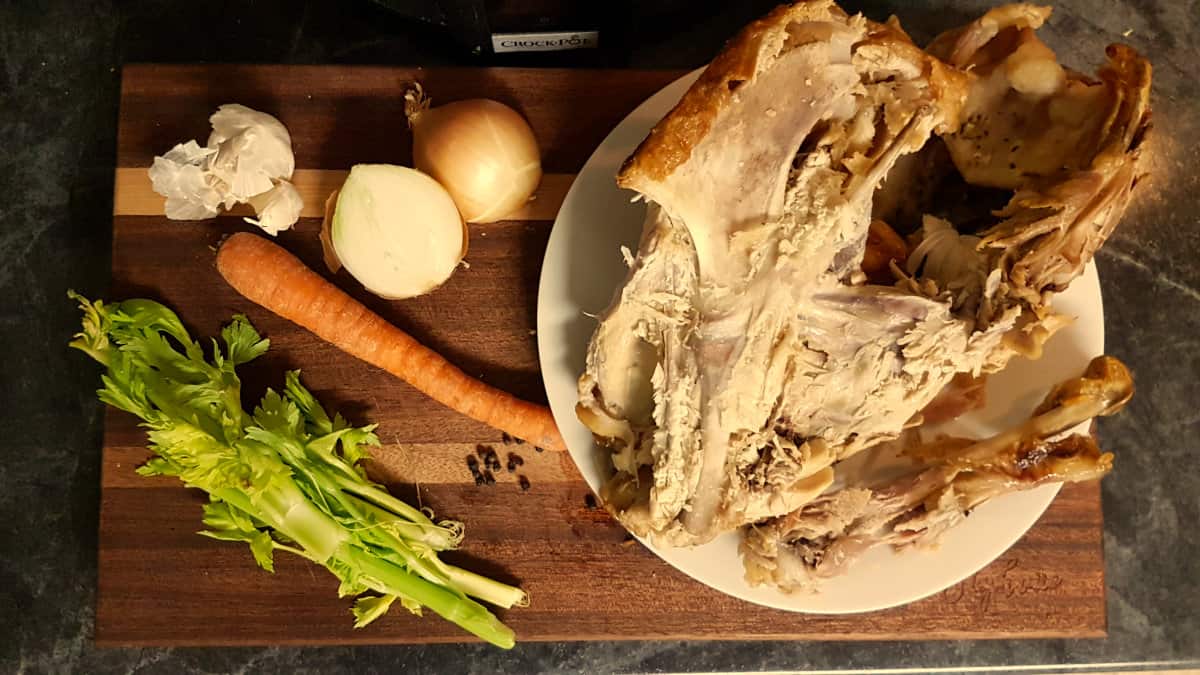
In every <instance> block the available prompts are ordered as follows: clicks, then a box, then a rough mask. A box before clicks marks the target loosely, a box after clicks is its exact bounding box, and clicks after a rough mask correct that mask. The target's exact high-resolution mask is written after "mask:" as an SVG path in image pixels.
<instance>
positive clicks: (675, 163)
mask: <svg viewBox="0 0 1200 675" xmlns="http://www.w3.org/2000/svg"><path fill="white" fill-rule="evenodd" d="M846 16H847V15H846V13H845V12H844V11H842V9H841V8H840V7H838V6H837V5H836V4H834V3H833V2H832V1H830V0H813V1H807V2H797V3H795V4H792V5H781V6H779V7H777V8H775V10H774V11H772V12H771V13H770V14H768V15H766V16H764V17H762V18H761V19H758V20H757V21H754V22H752V23H751V24H750V25H748V26H746V27H745V28H743V29H742V30H741V32H739V33H738V34H737V35H736V36H734V38H733V39H732V40H730V41H729V43H728V44H726V45H725V48H724V49H722V50H721V53H720V54H718V55H717V57H716V58H715V59H713V61H712V63H710V64H709V65H708V67H707V68H705V69H704V73H703V74H702V75H701V76H700V79H698V80H696V82H695V84H693V85H692V86H691V88H689V89H688V91H687V93H685V94H684V95H683V98H682V99H680V101H679V103H678V104H677V105H676V106H675V107H674V108H673V109H672V110H671V112H669V113H667V116H666V117H664V118H663V119H662V120H661V121H659V123H658V124H656V125H654V128H653V129H652V130H651V131H650V135H648V136H647V137H646V138H645V140H643V141H642V143H641V145H639V146H638V148H637V150H636V151H634V153H633V154H632V155H631V156H630V157H629V158H628V159H627V160H625V164H624V165H623V166H622V167H621V171H620V172H619V173H618V174H617V184H618V185H620V186H621V187H625V188H629V189H632V190H639V191H641V190H642V189H643V187H644V186H645V185H646V184H648V183H652V182H654V181H661V180H663V179H665V178H666V177H667V176H669V175H670V174H671V172H672V171H674V170H675V169H676V168H677V167H679V166H680V165H681V164H683V163H684V162H686V161H687V160H688V158H689V157H691V153H692V148H693V146H695V145H696V144H697V143H698V142H699V141H700V139H702V138H704V137H705V136H706V135H707V134H708V131H709V129H710V127H711V126H712V123H713V120H714V119H715V118H716V116H717V115H718V113H720V111H721V109H722V108H724V107H725V106H727V105H729V102H730V101H731V100H732V98H733V96H734V94H735V92H736V91H737V88H738V86H739V85H740V84H741V83H742V82H744V81H746V80H749V79H751V78H753V77H754V76H755V74H757V73H758V72H759V71H760V70H761V69H762V67H763V65H764V61H765V60H768V59H770V58H773V54H771V53H770V50H765V49H764V47H766V46H768V45H771V44H775V43H777V42H779V41H781V40H783V39H784V35H785V34H786V32H787V26H788V24H790V23H793V22H798V23H803V22H805V21H823V20H829V19H840V20H843V21H844V20H845V19H846ZM867 26H868V28H869V31H870V33H869V36H868V38H867V40H865V41H864V42H863V43H862V44H875V45H880V46H886V47H887V48H888V49H889V50H892V51H893V52H894V53H896V54H899V55H901V56H902V57H904V58H905V59H908V60H912V61H914V62H923V63H924V66H925V70H926V73H925V74H926V76H927V77H928V78H929V80H930V82H931V85H932V86H931V89H932V92H931V93H932V96H933V98H935V99H937V100H939V101H940V102H942V104H943V105H942V107H943V109H944V110H945V111H946V112H943V117H944V119H945V120H946V122H945V123H944V124H943V127H944V128H942V129H939V132H940V131H944V130H946V129H948V128H953V127H956V126H957V125H958V118H957V115H956V114H952V112H953V111H955V110H956V109H957V107H958V105H961V102H962V100H963V99H964V98H965V97H966V91H967V85H968V81H967V78H966V77H965V76H964V75H963V74H962V73H961V72H959V71H958V70H957V69H955V68H950V67H948V66H946V65H945V64H944V63H942V62H941V61H939V60H938V59H935V58H933V57H930V56H929V55H927V54H926V53H925V52H923V51H921V48H920V47H917V46H916V45H915V44H913V43H912V42H911V40H910V39H909V38H908V36H907V35H906V34H905V33H904V31H902V30H900V29H899V28H898V27H897V26H894V25H888V24H881V23H875V22H872V21H868V22H867ZM948 113H950V114H948Z"/></svg>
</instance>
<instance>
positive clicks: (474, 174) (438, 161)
mask: <svg viewBox="0 0 1200 675" xmlns="http://www.w3.org/2000/svg"><path fill="white" fill-rule="evenodd" d="M405 114H406V115H407V116H408V123H409V126H411V127H412V130H413V164H414V165H415V166H416V168H417V169H418V170H420V171H422V172H424V173H426V174H429V175H430V176H432V177H433V178H434V180H436V181H437V182H439V183H441V184H442V187H444V188H446V191H447V192H449V193H450V196H451V197H452V198H453V199H454V203H455V204H456V205H457V206H458V210H459V213H461V214H462V217H463V220H465V221H467V222H469V223H491V222H495V221H497V220H503V219H504V218H506V217H508V216H510V215H512V213H513V212H514V211H516V210H517V209H519V208H520V207H521V206H522V205H524V204H525V202H527V201H529V198H530V197H531V196H532V195H533V191H534V190H536V189H537V186H538V182H539V181H540V180H541V179H542V162H541V157H540V155H539V153H538V146H537V139H535V138H534V136H533V129H531V128H530V127H529V123H528V122H526V121H525V118H523V117H521V114H520V113H518V112H517V111H515V110H513V109H512V108H510V107H508V106H506V105H504V104H503V103H500V102H498V101H493V100H491V99H470V100H466V101H455V102H453V103H447V104H446V105H443V106H438V107H436V108H434V107H430V102H429V98H428V97H426V96H425V93H424V91H423V90H422V89H421V86H420V85H418V84H413V85H412V86H411V87H410V88H409V90H408V92H407V93H406V94H405Z"/></svg>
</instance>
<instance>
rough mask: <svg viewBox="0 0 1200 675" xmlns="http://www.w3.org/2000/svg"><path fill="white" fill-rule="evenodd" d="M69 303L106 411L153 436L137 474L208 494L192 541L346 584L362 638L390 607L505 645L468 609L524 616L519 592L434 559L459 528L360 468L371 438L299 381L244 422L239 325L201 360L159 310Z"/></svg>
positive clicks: (242, 323) (244, 338)
mask: <svg viewBox="0 0 1200 675" xmlns="http://www.w3.org/2000/svg"><path fill="white" fill-rule="evenodd" d="M71 297H72V298H75V299H77V300H78V301H79V303H80V308H81V309H82V310H83V331H82V332H81V333H79V334H78V335H76V337H75V340H73V341H72V342H71V346H72V347H75V348H76V349H79V350H81V351H83V352H85V353H87V354H88V355H89V356H91V357H92V358H93V359H95V360H96V361H99V362H100V363H101V364H102V365H104V367H105V368H106V369H107V371H106V373H105V374H104V375H102V376H101V379H102V381H103V384H104V386H103V388H101V389H100V390H99V395H100V399H101V400H102V401H104V402H105V403H108V404H110V405H112V406H115V407H117V408H120V409H121V410H125V411H128V412H130V413H133V414H134V415H137V416H138V417H140V418H141V419H142V426H144V427H145V428H146V430H147V435H148V437H149V442H150V448H151V450H153V451H154V452H155V454H156V456H155V457H154V458H153V459H151V460H150V461H148V462H147V463H146V464H145V465H143V466H142V467H140V468H139V469H138V473H140V474H142V475H145V476H152V475H167V476H176V477H178V478H179V479H180V480H182V481H183V482H184V484H185V485H187V486H188V487H193V488H199V489H201V490H204V491H205V492H207V493H208V495H209V498H210V500H211V501H210V502H209V503H208V504H207V505H206V506H205V507H204V519H203V520H204V524H205V526H206V527H207V528H208V529H207V530H205V531H203V532H201V533H200V534H203V535H205V536H208V537H212V538H214V539H220V540H225V541H241V542H246V543H247V544H249V546H250V551H251V553H252V554H253V555H254V559H255V561H256V562H257V563H258V564H259V565H260V566H261V567H262V568H263V569H266V570H267V571H274V564H273V561H272V556H273V554H274V553H275V552H276V551H286V552H288V553H293V554H296V555H299V556H302V557H304V558H307V559H309V560H311V561H313V562H315V563H317V564H319V565H322V566H324V567H325V568H326V569H328V570H329V571H330V572H332V573H333V574H334V576H336V577H337V578H338V580H339V581H340V582H341V585H340V587H339V588H338V594H339V595H340V596H343V597H344V596H349V595H357V596H359V597H358V599H357V600H356V601H355V603H354V606H353V613H354V616H355V619H356V621H355V624H354V625H355V626H356V627H361V626H365V625H366V624H368V623H370V622H371V621H373V620H375V619H376V618H378V617H379V616H381V615H382V614H384V613H385V612H386V611H387V610H388V608H389V607H390V606H391V605H392V603H394V602H396V601H397V600H398V601H399V602H400V603H401V605H403V606H404V607H405V608H407V609H408V610H410V611H412V612H413V613H415V614H420V613H421V608H422V607H428V608H429V609H431V610H433V611H434V612H436V613H437V614H439V615H441V616H442V617H444V618H446V619H448V620H450V621H453V622H454V623H456V624H458V625H459V626H461V627H462V628H464V629H466V630H468V631H470V632H471V633H474V634H475V635H477V636H479V637H481V638H483V639H484V640H487V641H488V642H491V643H492V644H495V645H498V646H500V647H504V648H509V647H512V646H513V644H514V637H513V632H512V630H511V629H510V628H508V627H507V626H505V625H504V624H503V623H501V622H500V621H499V620H498V619H497V618H496V617H495V616H494V615H493V614H492V613H491V612H490V611H488V609H487V608H486V607H484V606H483V605H481V604H480V603H478V602H476V601H475V600H473V599H472V597H474V598H478V599H480V600H483V601H485V602H489V603H491V604H494V605H498V606H501V607H506V608H507V607H511V606H513V605H523V604H525V603H526V602H527V598H526V595H525V593H524V592H523V591H522V590H521V589H519V588H515V587H513V586H509V585H507V584H503V583H500V582H497V581H493V580H491V579H488V578H486V577H483V576H480V575H478V574H474V573H472V572H469V571H467V570H464V569H461V568H458V567H455V566H453V565H449V564H446V563H444V562H442V561H441V560H440V559H439V558H438V555H437V554H438V551H444V550H447V549H452V548H455V547H456V546H457V545H458V543H459V542H460V541H461V540H462V534H463V530H462V525H461V523H458V522H455V521H450V520H443V521H439V522H434V521H433V520H432V518H431V515H432V514H430V513H429V512H428V510H425V511H422V510H419V509H416V508H413V507H412V506H409V505H408V504H406V503H404V502H403V501H400V500H399V499H396V498H395V497H393V496H392V495H390V494H389V493H388V492H387V491H386V490H385V489H384V488H383V487H382V486H381V485H378V484H376V483H374V482H372V481H370V480H369V479H368V478H367V476H366V472H365V471H364V470H363V469H362V467H361V466H360V464H359V462H360V460H362V459H364V458H365V457H366V456H367V451H366V448H367V447H369V446H373V445H378V440H377V439H376V437H375V434H374V433H372V430H373V429H374V426H373V425H372V426H366V427H352V426H350V425H349V424H347V422H346V420H344V419H343V418H342V417H341V415H334V416H333V417H332V418H331V417H330V416H329V415H328V414H327V413H326V411H325V410H324V408H322V407H321V405H320V403H318V402H317V400H316V399H315V398H314V397H313V395H312V394H311V393H310V392H309V391H308V390H307V389H305V388H304V386H303V385H301V384H300V377H299V372H297V371H291V372H289V373H287V376H286V379H285V384H284V387H283V392H282V393H277V392H275V391H272V390H268V391H267V393H266V395H265V396H263V399H262V402H261V403H260V404H259V405H258V407H257V408H255V409H254V411H253V412H252V413H247V412H246V411H244V410H243V409H242V404H241V381H240V380H239V379H238V376H237V373H236V371H235V368H236V367H237V366H239V365H241V364H243V363H246V362H247V361H250V360H251V359H254V358H256V357H258V356H260V355H261V354H262V353H263V352H265V351H266V350H267V347H268V345H269V342H268V341H267V340H265V339H263V338H262V337H261V336H260V335H259V334H258V332H257V331H256V330H254V327H253V326H251V325H250V323H249V321H247V319H246V318H245V317H244V316H235V317H234V318H233V321H232V322H231V323H230V324H229V325H228V326H226V327H225V328H224V329H223V330H222V331H221V343H222V344H221V345H218V343H217V342H216V341H215V340H214V341H213V344H212V349H211V352H212V354H211V357H210V358H208V359H206V358H205V354H204V350H203V349H202V348H201V346H200V345H199V344H198V343H196V342H194V341H193V340H192V339H191V337H190V336H189V335H188V333H187V330H186V329H184V327H183V324H182V323H181V322H180V321H179V318H178V317H177V316H176V315H175V313H174V312H172V311H171V310H170V309H167V308H166V307H164V306H163V305H161V304H159V303H157V302H153V301H150V300H127V301H124V302H120V303H116V304H110V305H106V304H104V303H102V302H100V301H96V302H90V301H88V300H87V299H86V298H83V297H81V296H78V295H76V294H74V293H72V294H71ZM371 592H374V593H373V594H372V593H371Z"/></svg>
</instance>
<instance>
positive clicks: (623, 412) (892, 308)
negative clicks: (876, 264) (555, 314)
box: [577, 0, 1150, 545]
mask: <svg viewBox="0 0 1200 675" xmlns="http://www.w3.org/2000/svg"><path fill="white" fill-rule="evenodd" d="M1047 14H1048V10H1046V9H1042V8H1037V7H1032V6H1027V5H1014V6H1006V7H1002V8H999V9H997V10H993V11H992V12H989V13H988V14H987V15H986V16H984V17H983V18H981V19H980V20H979V21H977V22H975V23H974V24H971V25H970V26H967V27H965V28H963V29H960V30H959V31H955V32H953V33H950V34H947V35H944V36H942V37H940V38H938V40H936V41H935V42H934V44H933V45H932V46H931V48H930V50H929V51H924V50H921V49H920V48H918V47H916V46H915V45H914V44H913V43H912V41H911V40H910V39H909V38H908V36H907V35H906V34H905V33H904V32H903V30H902V29H901V28H900V26H899V24H898V22H896V21H895V20H890V21H889V22H888V23H886V24H879V23H874V22H871V21H868V20H866V19H864V18H863V17H861V16H847V15H846V14H845V13H844V12H842V11H841V10H840V9H839V8H838V7H837V6H836V5H834V4H833V3H832V2H829V1H827V0H826V1H822V0H814V1H812V2H801V3H797V4H793V5H790V6H784V7H780V8H778V9H777V10H775V11H774V12H772V13H771V14H769V15H768V16H766V17H764V18H763V19H760V20H759V21H756V22H754V23H753V24H751V25H749V26H748V27H747V28H745V29H744V30H743V31H742V32H741V33H740V34H739V35H738V36H737V37H736V38H734V39H733V40H732V41H731V42H730V43H729V45H727V47H726V48H725V50H724V51H723V52H722V53H721V54H720V55H719V56H718V57H717V58H716V59H715V60H714V61H713V62H712V64H711V65H710V66H709V67H708V68H707V69H706V70H705V72H704V73H703V75H701V76H700V78H699V80H697V82H696V83H695V84H694V85H693V86H692V87H691V89H689V90H688V92H687V93H686V94H685V95H684V97H683V99H682V100H681V101H680V102H679V104H678V105H677V106H676V107H675V108H674V109H673V110H672V111H671V112H670V113H669V114H668V115H667V116H666V117H665V118H664V119H663V120H662V121H661V122H660V123H659V124H658V125H657V126H656V127H655V128H654V130H653V131H652V132H651V133H650V135H649V137H647V138H646V140H645V141H644V142H643V143H642V144H641V146H639V148H638V149H637V151H636V152H635V153H634V154H633V155H632V156H631V157H630V158H629V159H628V160H627V161H626V163H625V165H624V166H623V167H622V169H621V172H620V175H619V176H618V182H619V184H620V185H622V186H623V187H627V188H630V189H632V190H635V191H637V192H638V193H640V194H641V195H642V196H643V197H644V198H645V199H646V201H647V202H648V208H647V216H646V222H645V226H644V231H643V236H642V240H641V242H640V245H639V248H638V252H637V256H636V258H635V259H633V260H632V261H631V269H630V273H629V276H628V277H627V279H626V281H625V283H624V285H623V286H622V287H621V289H620V290H619V291H618V293H617V295H616V297H615V299H614V301H613V303H612V305H611V306H610V307H609V308H608V309H607V311H605V312H604V313H603V315H602V316H601V317H600V322H599V326H598V327H597V329H596V332H595V334H594V336H593V338H592V341H591V343H590V345H589V349H588V358H587V366H586V371H585V372H584V373H583V375H582V376H581V377H580V380H579V399H580V400H579V404H578V406H577V412H578V415H579V417H580V419H581V420H582V421H583V422H584V423H585V424H586V425H587V426H588V427H589V428H590V429H591V430H592V431H593V433H594V435H595V436H596V438H597V439H598V440H599V441H600V442H601V443H602V444H603V445H605V446H606V447H608V448H609V449H610V450H611V458H612V465H613V474H612V477H611V478H610V479H609V480H608V482H607V483H606V484H605V485H604V487H603V490H602V497H603V499H604V502H605V504H606V506H607V508H609V510H610V511H612V512H613V514H614V515H615V516H616V517H617V518H618V519H619V520H620V521H621V522H622V523H623V524H624V525H625V526H626V527H627V528H628V529H630V530H631V531H633V532H634V533H636V534H639V535H643V536H652V537H654V538H656V539H657V540H659V541H660V542H662V543H669V544H675V545H693V544H699V543H703V542H706V541H708V540H710V539H712V538H713V537H714V536H716V535H718V534H720V533H722V532H726V531H730V530H734V529H737V528H741V527H743V526H745V525H748V524H750V523H756V522H760V521H763V520H765V519H769V518H773V517H777V516H781V515H784V514H788V513H791V512H794V511H796V510H797V509H799V508H800V507H802V506H803V505H804V504H806V503H808V502H809V501H811V500H812V499H814V498H815V497H816V496H817V495H819V494H820V493H821V492H823V491H824V490H825V489H826V488H827V487H828V486H829V485H830V483H831V481H832V479H833V468H832V466H833V464H834V463H835V462H837V461H838V460H840V459H842V458H845V457H848V456H850V455H852V454H854V453H856V452H859V451H861V450H862V449H864V448H867V447H871V446H873V445H876V444H878V443H880V442H884V441H887V440H889V439H893V438H895V437H897V435H899V434H900V433H901V431H902V430H904V429H905V428H906V427H909V426H912V425H914V424H918V423H919V422H920V414H919V413H920V411H921V410H922V409H923V408H924V407H925V406H926V405H927V404H928V403H929V402H930V401H931V400H933V399H934V398H935V397H936V396H937V395H938V393H939V392H940V391H941V390H942V389H943V387H944V386H945V385H946V384H947V383H948V382H950V381H951V380H952V378H954V377H955V375H956V374H959V373H969V374H972V375H978V374H980V373H986V372H991V371H995V370H998V369H1000V368H1002V367H1003V366H1004V364H1005V363H1006V362H1007V361H1008V360H1009V358H1010V357H1011V356H1012V355H1014V354H1018V353H1020V354H1029V355H1036V354H1037V353H1038V350H1039V349H1040V346H1041V344H1042V343H1043V342H1044V341H1045V340H1046V339H1047V337H1048V336H1049V335H1050V334H1052V333H1053V331H1054V330H1056V329H1057V328H1058V327H1061V326H1062V325H1064V323H1065V321H1066V320H1065V319H1064V318H1063V317H1060V316H1058V315H1056V314H1055V313H1054V311H1053V308H1052V306H1051V304H1050V300H1051V297H1052V295H1053V293H1054V292H1056V291H1060V290H1062V289H1063V288H1065V287H1066V285H1067V284H1068V283H1069V282H1070V280H1071V279H1073V278H1074V277H1075V276H1077V275H1078V274H1079V273H1080V271H1081V270H1082V268H1083V266H1084V265H1086V263H1087V262H1088V261H1089V260H1090V259H1091V257H1092V254H1093V253H1094V252H1095V250H1096V248H1097V247H1098V246H1099V245H1100V244H1101V243H1102V242H1103V240H1104V238H1105V237H1106V236H1107V235H1108V234H1109V232H1110V231H1111V229H1112V226H1113V224H1114V223H1115V222H1116V220H1117V219H1118V218H1119V216H1120V214H1121V212H1122V210H1123V209H1124V207H1125V204H1126V202H1127V200H1128V194H1129V190H1130V189H1131V187H1132V186H1133V184H1134V182H1135V181H1136V178H1137V176H1138V174H1137V168H1136V160H1137V155H1138V148H1139V146H1140V144H1141V140H1142V138H1143V136H1144V132H1145V129H1146V126H1147V123H1148V117H1149V113H1148V107H1147V96H1148V88H1149V78H1150V71H1149V66H1148V64H1146V62H1145V61H1144V60H1142V59H1141V58H1139V57H1138V56H1137V55H1136V54H1134V53H1133V52H1132V50H1130V49H1128V48H1126V47H1113V48H1110V52H1109V61H1108V64H1107V65H1106V66H1105V67H1104V68H1102V69H1101V71H1100V73H1099V79H1098V80H1092V79H1090V78H1087V77H1085V76H1082V75H1080V74H1078V73H1075V72H1073V71H1069V70H1065V69H1062V68H1061V67H1059V66H1058V64H1057V62H1056V61H1055V60H1054V58H1053V54H1052V53H1050V52H1049V50H1048V49H1047V48H1046V47H1045V45H1043V44H1042V43H1041V42H1039V41H1038V40H1037V38H1036V36H1035V35H1033V29H1034V28H1036V27H1037V26H1038V25H1040V23H1041V22H1042V21H1044V20H1045V17H1046V15H1047ZM1034 121H1036V122H1037V124H1038V126H1037V127H1036V129H1035V128H1033V127H1032V126H1030V125H1031V124H1033V122H1034ZM997 136H998V137H999V138H997ZM1001 139H1003V140H1001ZM947 174H954V175H955V176H959V177H960V178H961V179H962V180H965V181H966V183H968V184H971V185H979V186H986V187H987V188H990V189H1005V190H1010V191H1011V194H1012V196H1011V199H1010V200H1009V201H1008V204H1007V205H1006V206H1004V207H1003V208H1002V209H1000V210H999V211H998V212H996V213H995V214H994V215H992V214H990V213H988V212H986V211H984V212H981V213H979V214H978V216H979V218H975V219H974V220H975V221H978V220H980V218H982V219H983V220H985V221H989V222H986V224H985V226H984V227H982V228H980V229H978V230H976V231H973V232H967V231H965V230H966V228H965V227H964V228H963V231H960V230H959V229H958V228H956V226H955V223H954V222H952V221H949V220H946V219H943V218H938V217H935V216H932V215H928V216H926V217H925V218H924V219H923V220H924V223H923V225H922V226H921V227H920V229H919V230H918V231H915V232H913V233H912V234H911V237H910V238H911V239H912V241H913V243H914V244H915V245H916V248H915V249H914V250H913V251H912V255H910V256H909V260H908V262H907V263H906V265H907V267H906V268H905V269H901V268H900V267H899V266H896V265H893V272H894V279H895V283H894V285H876V284H868V283H866V277H865V275H864V274H863V271H862V268H861V263H862V261H863V257H864V248H865V243H866V240H867V235H868V230H869V228H870V226H871V223H872V221H873V220H876V221H877V222H878V221H879V219H884V220H886V219H887V218H888V217H892V216H891V215H890V214H889V212H894V211H896V210H897V209H896V208H895V205H896V204H897V203H899V202H900V201H903V199H902V198H903V197H905V196H911V197H912V198H914V199H915V198H916V196H917V195H926V196H932V197H933V200H932V201H933V204H934V206H936V202H937V191H936V189H934V188H935V187H936V184H938V183H939V181H942V180H943V179H944V177H945V176H946V175H947ZM881 186H882V187H881ZM931 186H932V187H931ZM897 195H899V196H900V198H901V199H898V197H897ZM885 203H887V204H890V205H891V208H882V207H883V206H884V205H885ZM908 206H909V207H911V208H916V209H917V210H919V211H923V209H924V207H925V206H926V205H925V204H919V205H916V206H913V205H908ZM911 208H910V210H911ZM935 211H936V209H935V208H931V209H929V210H928V211H923V212H926V213H931V212H935Z"/></svg>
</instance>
